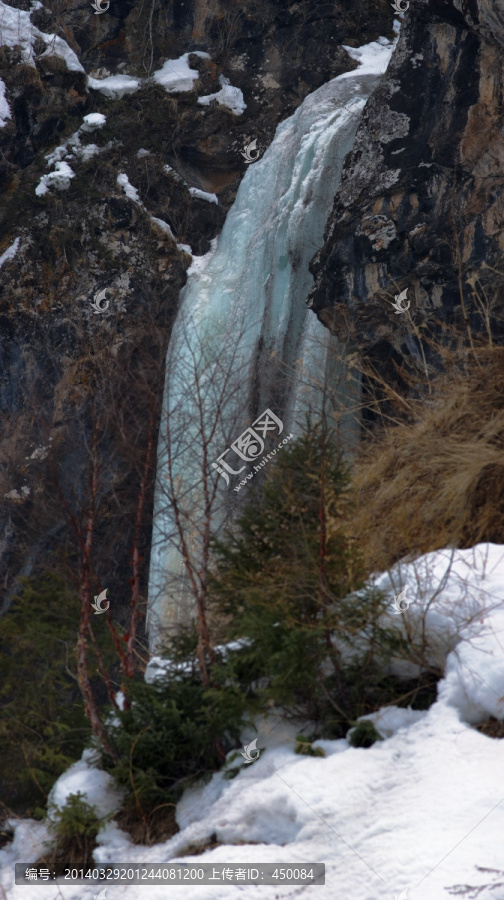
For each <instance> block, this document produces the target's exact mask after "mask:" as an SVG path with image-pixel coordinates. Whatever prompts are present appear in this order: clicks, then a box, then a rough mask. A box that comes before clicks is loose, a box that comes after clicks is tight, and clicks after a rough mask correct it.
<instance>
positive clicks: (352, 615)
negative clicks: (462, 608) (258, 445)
mask: <svg viewBox="0 0 504 900" xmlns="http://www.w3.org/2000/svg"><path fill="white" fill-rule="evenodd" d="M351 502H352V498H351V491H350V475H349V470H348V467H347V466H346V464H345V462H344V460H343V457H342V454H341V452H340V450H339V448H338V445H337V441H336V439H335V437H334V435H333V434H331V433H330V432H329V431H327V430H326V429H324V428H323V427H322V425H320V424H313V423H312V422H311V421H310V420H308V421H307V423H306V426H305V428H304V430H303V433H302V434H301V436H300V437H299V438H298V439H297V440H296V441H294V442H292V443H290V444H289V445H288V446H285V447H284V448H283V449H282V451H281V452H280V453H278V454H277V455H276V457H275V460H272V461H271V462H270V463H269V466H268V470H267V476H266V480H265V482H264V485H263V487H262V491H261V494H260V495H259V496H255V497H254V499H253V501H252V502H251V503H250V504H249V505H248V506H247V507H246V508H245V509H244V510H243V512H242V514H241V515H240V516H239V518H238V519H237V523H236V527H235V528H234V530H233V531H230V530H229V531H228V532H227V534H226V535H225V537H224V538H223V539H220V540H215V541H214V542H213V551H214V555H215V560H216V565H215V571H214V572H213V575H212V578H211V580H210V585H209V590H210V602H211V607H212V612H213V613H214V614H215V615H216V616H217V617H220V618H221V620H223V621H224V622H226V623H227V626H226V629H227V633H226V639H227V640H229V641H232V640H236V639H237V638H242V639H245V640H244V641H243V643H242V646H241V647H240V648H239V649H237V650H233V651H229V652H228V653H227V654H226V659H225V664H224V665H223V669H225V671H226V677H227V679H228V683H232V684H233V685H235V686H236V687H239V688H240V690H241V691H242V692H243V694H244V695H245V696H246V697H247V700H248V702H249V703H250V707H251V708H253V706H254V704H255V707H256V708H257V709H260V710H261V711H263V712H264V709H265V708H267V706H268V705H270V706H271V705H275V706H277V707H280V708H282V709H283V710H284V712H285V713H286V714H287V715H289V716H291V717H293V718H298V719H299V718H300V719H308V720H309V721H311V722H315V723H317V725H318V728H319V731H320V734H321V735H323V736H325V737H344V736H345V734H346V732H347V731H348V728H349V727H350V724H351V723H352V721H355V720H356V719H357V718H359V716H361V715H363V714H365V713H367V712H370V711H371V710H373V709H376V708H377V704H378V705H380V700H381V701H382V702H387V701H390V699H391V696H390V695H391V692H390V690H388V691H386V692H385V693H384V692H382V691H381V690H380V683H381V682H382V681H383V672H384V669H385V667H386V664H387V661H388V660H389V659H390V657H391V655H392V654H393V653H394V652H396V651H397V649H398V647H399V645H400V638H399V636H398V633H394V632H393V631H391V630H388V629H387V628H384V627H383V626H382V625H381V621H380V620H381V616H382V613H383V611H384V609H385V606H386V601H385V599H384V597H383V596H382V595H381V594H379V593H378V592H376V591H372V590H369V589H366V588H365V586H364V584H365V575H366V573H365V571H364V568H363V565H362V562H361V553H360V548H359V543H358V542H357V541H356V540H353V539H352V538H350V537H349V535H348V534H347V532H346V530H345V521H346V519H347V517H348V512H349V508H350V507H351Z"/></svg>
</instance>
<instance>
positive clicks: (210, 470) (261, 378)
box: [148, 38, 392, 648]
mask: <svg viewBox="0 0 504 900" xmlns="http://www.w3.org/2000/svg"><path fill="white" fill-rule="evenodd" d="M346 49H347V50H348V52H349V53H350V54H351V55H352V56H353V57H354V58H355V59H357V61H358V62H359V63H360V66H359V67H358V68H357V69H355V70H354V71H352V72H348V73H345V74H344V75H341V76H339V77H338V78H335V79H333V80H332V81H331V82H329V83H328V84H325V85H323V86H322V87H321V88H319V89H318V90H316V91H315V92H314V93H313V94H310V95H309V96H308V97H307V98H306V99H305V100H304V102H303V103H302V105H301V106H300V107H299V109H297V110H296V112H295V113H294V115H293V116H291V117H290V118H289V119H287V120H285V121H284V122H282V123H281V124H280V125H279V126H278V128H277V132H276V135H275V138H274V140H273V142H272V143H271V145H270V147H269V148H268V149H267V150H266V152H265V153H264V155H263V156H262V158H261V159H259V160H258V161H257V162H255V163H253V164H251V165H250V166H249V168H248V171H247V172H246V173H245V176H244V178H243V180H242V182H241V185H240V188H239V191H238V194H237V197H236V200H235V203H234V205H233V207H232V208H231V210H230V211H229V214H228V216H227V219H226V222H225V224H224V228H223V230H222V233H221V234H220V236H219V237H218V238H217V239H215V241H213V243H212V249H211V250H210V252H209V253H207V254H206V255H205V256H203V257H195V258H194V259H193V263H192V265H191V267H190V269H189V272H188V282H187V285H186V287H185V288H184V290H183V291H182V292H181V297H180V308H179V312H178V316H177V320H176V322H175V326H174V330H173V334H172V337H171V341H170V346H169V349H168V356H167V364H166V385H165V397H164V404H163V414H162V419H161V427H160V436H159V446H158V471H157V484H156V495H155V506H154V524H153V540H152V552H151V568H150V582H149V607H148V608H149V612H148V627H149V636H150V641H151V648H155V646H156V644H157V642H158V637H159V634H160V630H161V629H163V628H167V627H170V626H173V625H176V624H180V623H183V622H186V621H187V620H188V618H189V617H190V614H191V613H192V605H191V599H190V592H188V590H187V585H188V582H189V580H190V579H191V578H193V579H195V578H197V574H196V571H194V572H193V573H191V572H189V571H188V570H187V566H184V562H183V557H182V555H181V550H182V549H185V555H186V557H187V554H188V553H192V554H193V555H194V557H197V556H198V554H201V553H202V552H203V550H202V548H203V547H204V546H205V540H206V538H207V536H208V527H209V521H210V520H211V524H212V529H213V530H214V531H215V529H216V527H217V526H219V525H221V524H222V523H223V522H224V520H225V519H226V518H228V519H229V516H230V514H231V513H232V510H233V504H235V505H236V504H237V503H238V502H239V499H241V497H242V496H243V495H244V494H246V488H242V489H241V494H239V493H237V492H236V491H235V490H234V489H235V488H236V486H237V485H238V484H239V482H240V478H242V479H243V478H246V477H247V476H248V478H251V477H252V474H250V473H252V471H253V466H252V465H251V462H252V461H253V460H254V459H256V458H257V459H262V458H263V451H264V452H266V450H265V449H264V448H265V447H267V450H270V449H271V447H275V446H276V445H277V444H276V443H275V442H274V441H273V438H275V440H276V441H277V443H278V442H279V441H280V439H283V438H284V437H286V436H287V435H288V434H289V433H293V434H294V437H295V436H296V434H295V429H296V422H297V421H299V418H300V416H301V415H302V413H303V409H304V408H306V407H307V404H310V403H311V404H314V403H316V402H318V401H317V396H318V395H319V392H317V391H316V390H315V389H314V387H313V385H314V384H315V383H316V382H319V381H322V382H323V381H324V378H325V377H326V376H327V369H328V367H329V357H330V358H331V363H330V365H331V378H332V380H333V382H334V379H339V378H343V380H346V379H345V372H344V364H343V363H334V360H335V359H337V354H336V355H335V354H334V353H331V349H332V350H334V344H335V343H336V342H335V339H334V338H332V337H331V335H330V333H329V332H328V330H327V329H325V328H324V327H323V326H322V325H321V324H320V323H319V322H318V320H317V318H316V317H315V315H314V314H313V313H311V312H310V311H309V310H308V309H307V307H306V298H307V295H308V292H309V289H310V287H311V284H312V276H311V274H310V272H309V269H308V265H309V262H310V259H311V258H312V257H313V255H314V254H315V252H316V251H317V250H318V249H319V248H320V247H321V245H322V243H323V236H324V227H325V223H326V221H327V218H328V215H329V212H330V210H331V208H332V204H333V198H334V195H335V192H336V189H337V187H338V183H339V180H340V176H341V170H342V165H343V161H344V159H345V156H346V155H347V153H348V152H349V151H350V150H351V148H352V144H353V141H354V137H355V133H356V130H357V126H358V123H359V119H360V115H361V113H362V110H363V107H364V105H365V103H366V100H367V98H368V97H369V95H370V93H371V91H372V90H373V89H374V88H375V87H376V85H377V83H378V81H379V79H380V76H381V75H382V74H383V72H384V71H385V69H386V67H387V64H388V60H389V58H390V55H391V52H392V45H391V44H390V43H389V42H388V41H386V39H385V38H380V39H379V41H378V42H375V43H373V44H369V45H366V46H365V47H361V48H358V49H356V50H353V49H351V48H346ZM342 391H343V389H342ZM349 399H350V400H351V399H352V398H349ZM354 400H355V398H354ZM267 409H269V410H271V412H272V413H273V417H271V416H270V415H269V414H268V416H267V417H266V420H265V419H264V417H262V418H261V416H262V414H263V413H264V411H265V410H267ZM351 423H352V419H351V417H350V416H348V422H347V425H346V429H347V438H348V440H349V441H350V442H351V441H352V439H353V440H355V435H352V428H353V426H352V424H351ZM252 425H255V428H254V430H249V429H250V426H252ZM280 432H281V435H280ZM238 438H239V439H240V440H237V439H238ZM232 445H233V446H232ZM258 451H261V452H260V455H258ZM174 496H176V498H177V499H176V501H175V505H174V503H173V497H174ZM184 541H185V544H186V546H185V548H183V543H184ZM193 587H194V583H193ZM192 603H194V601H192Z"/></svg>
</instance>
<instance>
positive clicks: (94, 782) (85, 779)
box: [48, 750, 121, 818]
mask: <svg viewBox="0 0 504 900" xmlns="http://www.w3.org/2000/svg"><path fill="white" fill-rule="evenodd" d="M95 760H96V756H95V754H94V752H93V751H92V750H84V753H83V754H82V758H81V759H80V760H79V761H78V762H76V763H74V765H73V766H70V768H69V769H68V770H67V771H66V772H65V773H64V774H63V775H62V776H61V777H60V778H58V780H57V782H56V784H54V785H53V787H52V789H51V792H50V794H49V801H48V804H49V806H50V807H51V806H52V807H53V808H54V807H56V808H57V809H62V808H63V806H64V805H65V803H66V802H67V800H68V798H69V796H70V794H77V793H79V792H80V793H81V794H82V795H83V799H84V800H85V801H86V802H87V803H89V804H90V805H91V806H94V807H95V808H96V810H97V814H98V816H99V817H100V818H101V817H103V816H107V815H108V814H109V813H113V812H116V811H117V810H118V809H119V808H120V805H121V794H120V792H119V791H118V790H117V789H116V787H115V785H114V781H113V778H112V776H111V775H108V774H107V773H106V772H102V771H101V769H97V768H95V767H94V763H95ZM50 815H52V816H53V815H54V811H53V809H50Z"/></svg>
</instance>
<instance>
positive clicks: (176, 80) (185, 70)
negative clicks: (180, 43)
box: [152, 50, 210, 94]
mask: <svg viewBox="0 0 504 900" xmlns="http://www.w3.org/2000/svg"><path fill="white" fill-rule="evenodd" d="M193 53H194V55H195V56H200V57H201V59H210V56H209V55H208V53H203V51H202V50H193ZM189 56H190V54H189V53H184V54H183V56H180V57H179V58H178V59H167V60H166V62H165V63H164V64H163V66H162V68H161V69H158V70H157V71H156V72H154V74H153V76H152V78H153V80H154V81H156V82H157V83H158V84H160V85H161V87H163V88H164V89H165V91H168V93H169V94H178V93H181V92H182V91H191V90H192V87H193V84H194V82H195V81H196V79H197V78H199V73H198V71H197V70H196V69H191V67H190V65H189Z"/></svg>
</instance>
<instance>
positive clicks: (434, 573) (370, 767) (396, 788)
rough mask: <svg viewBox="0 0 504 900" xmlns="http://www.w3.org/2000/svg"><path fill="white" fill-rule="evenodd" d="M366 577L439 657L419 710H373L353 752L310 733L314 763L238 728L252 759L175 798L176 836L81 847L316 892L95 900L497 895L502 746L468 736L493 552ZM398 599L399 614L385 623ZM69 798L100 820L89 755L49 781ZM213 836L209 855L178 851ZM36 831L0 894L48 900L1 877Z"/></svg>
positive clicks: (494, 609) (113, 892)
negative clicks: (255, 750) (250, 867)
mask: <svg viewBox="0 0 504 900" xmlns="http://www.w3.org/2000/svg"><path fill="white" fill-rule="evenodd" d="M375 583H377V584H378V585H379V586H380V587H381V588H382V589H383V590H384V591H386V593H387V596H389V597H390V611H389V613H388V614H387V615H388V616H389V618H390V623H392V622H394V623H396V624H397V623H399V625H400V626H401V627H403V628H404V629H406V628H407V629H409V630H410V632H411V633H415V631H416V632H417V633H419V629H420V627H421V626H422V623H424V625H423V626H422V627H425V632H426V634H427V636H428V638H429V640H430V642H431V643H432V644H433V645H434V644H435V649H434V652H435V654H436V655H437V656H438V658H441V656H442V654H443V653H444V657H445V677H444V679H443V680H442V681H441V682H440V683H439V690H438V699H437V701H436V702H435V703H434V704H433V706H431V708H430V709H429V710H428V711H426V712H420V711H413V710H409V709H399V708H397V707H388V708H387V709H384V710H381V711H379V712H377V713H375V714H374V715H373V716H372V718H373V720H374V722H375V725H376V727H377V728H378V730H379V731H380V733H381V734H382V735H383V737H384V740H383V741H381V742H378V743H376V744H374V746H373V747H371V748H369V749H355V748H352V747H351V746H350V745H349V744H348V742H347V741H346V740H337V741H330V740H320V741H318V742H317V745H318V746H320V747H322V748H323V750H324V751H325V753H326V757H325V758H315V757H303V756H297V755H295V754H294V752H293V746H294V741H293V739H294V735H295V729H294V728H292V727H291V726H287V725H286V724H285V723H283V722H282V721H281V720H279V719H275V718H272V719H269V720H266V719H265V720H263V721H261V722H258V723H257V727H258V733H257V735H256V734H253V733H252V732H244V734H243V742H244V744H245V743H247V742H248V741H250V740H251V739H252V737H255V736H256V737H258V747H259V748H260V749H262V750H263V753H262V754H261V756H260V758H259V759H258V760H257V761H256V762H254V763H253V764H249V765H245V763H243V766H242V769H241V771H240V773H239V774H238V775H237V777H236V778H235V779H234V780H232V781H226V780H224V779H223V778H222V776H221V775H220V774H219V773H217V774H216V775H214V776H213V778H212V781H211V782H210V783H208V784H207V785H205V786H203V787H201V788H199V789H192V790H190V791H187V792H186V793H185V794H184V796H183V797H182V800H181V801H180V803H179V805H178V808H177V820H178V823H179V825H180V829H181V830H180V832H179V833H178V834H176V835H175V836H174V837H172V838H171V839H170V840H168V841H166V842H164V843H162V844H158V845H156V846H153V847H141V846H134V845H132V844H131V843H130V841H129V839H128V837H127V836H126V835H125V834H123V833H122V832H121V831H120V830H119V829H118V828H117V827H116V826H115V825H113V824H109V825H108V826H106V827H105V828H104V830H103V831H102V832H101V834H100V836H99V847H98V848H97V850H96V851H95V861H96V863H97V864H101V865H105V864H106V863H108V862H115V863H122V862H127V863H140V862H144V861H145V862H146V863H160V862H168V861H181V862H184V863H192V864H195V865H197V864H201V863H202V862H205V863H212V864H214V863H226V864H228V865H232V864H233V863H234V864H244V863H245V864H254V863H257V862H263V863H264V862H273V863H278V864H281V865H282V864H283V865H285V864H289V865H293V864H295V865H297V866H299V865H301V864H302V863H314V862H324V863H325V865H326V883H325V886H311V887H304V886H301V887H293V886H280V885H274V886H267V885H264V884H262V885H258V886H253V885H239V884H230V883H225V884H223V883H221V884H218V883H216V884H211V885H205V886H203V885H191V886H188V885H186V886H178V887H176V886H173V887H172V886H170V887H152V886H148V887H147V886H146V887H139V886H124V885H121V886H116V887H114V886H112V887H110V886H109V887H108V888H107V900H114V898H115V897H119V896H121V898H122V897H124V898H126V900H133V898H135V900H147V898H149V900H158V898H159V900H161V898H165V897H167V896H169V897H170V898H172V897H173V898H177V897H179V896H180V897H181V898H182V897H184V898H186V900H189V898H190V900H218V898H219V900H220V898H222V897H226V898H229V900H235V898H236V900H238V898H244V897H247V898H248V897H258V898H259V897H261V900H274V898H284V897H285V898H287V897H289V898H290V897H301V896H308V894H309V893H310V892H311V893H310V895H311V896H312V895H313V896H316V897H317V898H321V900H322V898H323V900H343V898H345V900H395V898H400V900H448V898H449V897H453V896H458V897H464V898H468V900H472V898H478V900H504V741H503V740H498V739H493V738H489V737H486V736H484V735H483V734H481V733H480V732H478V731H476V730H475V729H474V728H473V727H472V725H473V724H474V723H476V722H478V721H483V720H485V719H486V718H487V717H488V715H489V714H492V715H495V716H498V717H500V718H501V719H504V547H500V546H496V545H493V544H480V545H479V546H478V547H475V548H474V549H472V550H465V551H450V550H444V551H440V552H437V553H431V554H427V555H426V556H424V557H422V558H421V559H419V560H417V561H416V562H414V563H409V564H402V565H401V564H399V565H398V566H396V567H395V568H394V570H392V572H391V573H388V574H386V575H382V576H378V577H377V578H376V579H375ZM400 590H401V591H404V590H405V591H406V594H405V595H404V594H403V595H402V597H403V602H402V603H401V606H402V607H403V608H404V607H405V605H406V603H407V605H408V609H407V610H406V611H405V612H404V613H402V614H397V602H396V599H395V598H396V597H397V593H398V591H400ZM450 648H451V649H450ZM405 674H406V673H405ZM471 723H472V724H471ZM78 790H80V791H82V792H83V793H85V794H87V796H88V799H89V801H90V802H92V803H94V804H96V805H97V807H98V808H99V809H100V811H101V812H102V813H103V814H105V813H107V812H110V810H113V809H114V805H115V804H117V800H116V799H115V796H114V791H113V789H112V786H111V781H110V778H109V776H107V775H105V774H104V773H103V772H100V771H99V770H97V769H95V768H93V765H92V755H91V753H90V752H89V751H87V752H86V753H85V754H84V758H83V760H82V761H81V762H79V763H77V764H75V765H74V766H73V767H72V769H70V770H69V771H68V772H67V773H65V775H63V776H62V777H61V778H60V779H59V781H58V782H57V784H56V785H55V787H54V788H53V793H52V799H53V801H54V802H56V804H57V805H62V804H63V803H64V801H65V798H66V797H67V796H68V794H69V793H72V792H76V791H78ZM214 834H215V835H216V837H217V841H219V842H220V843H221V845H222V846H219V847H216V848H214V849H213V850H208V851H207V852H206V853H204V854H203V855H196V856H185V855H184V853H185V851H186V849H187V848H188V847H189V846H190V845H194V844H196V845H204V844H205V842H207V841H208V840H209V839H210V836H211V835H214ZM46 836H47V832H46V828H45V826H43V825H40V823H29V822H20V823H18V824H17V825H16V839H15V841H14V844H12V845H10V846H8V847H6V848H5V849H4V850H3V851H0V865H1V875H0V884H1V886H2V887H3V890H4V892H5V896H7V897H8V898H9V900H11V898H12V900H18V898H19V900H43V898H46V897H47V898H49V897H50V898H51V900H52V898H53V897H55V894H56V888H55V887H54V886H53V887H51V886H47V885H45V886H44V885H37V886H35V885H34V886H15V885H14V884H13V882H14V874H13V872H14V869H13V866H14V862H15V861H19V862H23V863H29V862H33V861H34V860H35V859H36V858H37V856H38V854H39V852H40V849H41V841H42V840H43V839H44V838H45V837H46ZM98 890H99V889H98V888H97V887H93V886H92V885H90V886H89V887H84V886H82V885H76V886H74V887H66V886H63V887H60V896H62V897H63V898H64V900H77V898H82V897H84V896H86V897H90V898H91V897H92V896H94V895H95V894H97V893H98Z"/></svg>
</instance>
